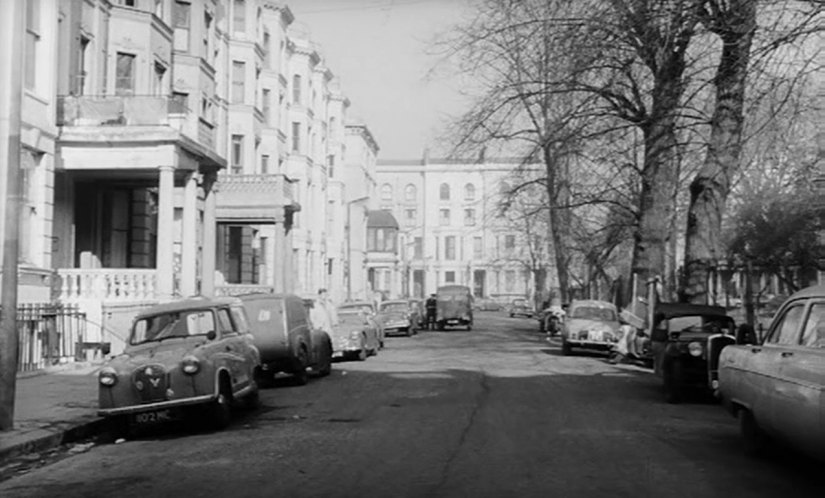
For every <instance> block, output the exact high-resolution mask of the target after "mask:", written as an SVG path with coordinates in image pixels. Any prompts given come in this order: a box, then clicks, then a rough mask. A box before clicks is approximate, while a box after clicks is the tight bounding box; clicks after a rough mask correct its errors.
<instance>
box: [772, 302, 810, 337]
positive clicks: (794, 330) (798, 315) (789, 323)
mask: <svg viewBox="0 0 825 498" xmlns="http://www.w3.org/2000/svg"><path fill="white" fill-rule="evenodd" d="M804 308H805V307H804V306H803V305H802V304H798V305H796V306H793V307H792V308H789V309H788V310H787V311H785V314H784V315H782V318H780V322H779V323H778V324H777V325H776V328H775V329H774V330H773V332H772V333H771V336H770V337H769V338H768V342H769V343H771V344H784V345H788V344H797V343H798V341H797V338H798V337H799V336H798V332H799V325H800V323H801V321H802V311H803V310H804Z"/></svg>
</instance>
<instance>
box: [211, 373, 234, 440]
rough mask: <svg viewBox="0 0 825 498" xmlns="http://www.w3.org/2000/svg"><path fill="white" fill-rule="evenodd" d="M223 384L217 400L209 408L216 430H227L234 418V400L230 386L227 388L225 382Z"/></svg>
mask: <svg viewBox="0 0 825 498" xmlns="http://www.w3.org/2000/svg"><path fill="white" fill-rule="evenodd" d="M221 384H222V385H221V388H220V391H219V392H218V396H217V398H215V400H214V401H212V403H211V404H210V407H209V412H210V413H209V415H210V416H209V420H210V422H211V425H212V428H213V429H215V430H221V429H225V428H226V427H227V426H229V422H230V421H231V418H232V399H231V395H230V394H229V386H226V385H225V383H223V382H222V383H221Z"/></svg>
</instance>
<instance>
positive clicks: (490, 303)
mask: <svg viewBox="0 0 825 498" xmlns="http://www.w3.org/2000/svg"><path fill="white" fill-rule="evenodd" d="M501 308H502V306H501V304H500V303H499V302H498V301H496V300H495V299H492V298H489V297H479V298H476V299H473V311H501Z"/></svg>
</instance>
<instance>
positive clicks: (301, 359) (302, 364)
mask: <svg viewBox="0 0 825 498" xmlns="http://www.w3.org/2000/svg"><path fill="white" fill-rule="evenodd" d="M295 360H296V361H295V363H296V364H297V365H296V367H295V371H294V372H292V381H293V383H294V384H295V385H296V386H305V385H306V384H307V383H308V382H309V373H308V372H307V367H308V366H309V355H308V354H307V350H306V347H304V346H303V345H301V347H300V348H298V357H297V358H295Z"/></svg>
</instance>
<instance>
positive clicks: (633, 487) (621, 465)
mask: <svg viewBox="0 0 825 498" xmlns="http://www.w3.org/2000/svg"><path fill="white" fill-rule="evenodd" d="M536 330H537V327H536V324H535V321H533V320H529V319H524V318H514V319H511V318H508V317H506V316H504V315H502V314H498V313H489V312H488V313H479V314H477V316H476V327H475V328H474V329H473V330H472V331H464V330H454V331H446V332H422V333H421V334H419V335H417V336H414V337H410V338H406V337H398V338H394V337H393V338H388V339H387V347H386V348H385V349H384V350H382V351H381V352H380V353H379V354H378V356H376V357H372V358H369V359H368V360H366V361H365V362H357V361H355V362H340V363H336V364H335V365H334V370H333V374H332V375H331V376H330V377H327V378H324V379H318V380H314V381H312V382H311V383H310V384H309V385H307V386H304V387H297V386H295V387H293V386H290V385H288V383H286V382H284V383H282V385H279V386H276V387H275V388H272V389H267V390H265V391H263V394H262V401H263V407H262V408H261V409H260V410H258V411H256V412H252V413H246V414H244V413H240V414H238V416H237V417H236V418H235V420H234V421H233V424H232V425H231V426H230V428H229V429H228V430H225V431H221V432H213V433H205V432H200V433H198V432H192V431H187V430H182V429H181V428H167V429H166V430H165V431H159V432H154V433H150V434H147V435H144V436H143V437H141V438H139V439H136V440H130V441H126V442H123V443H121V444H111V443H109V444H96V445H94V446H91V447H90V448H89V449H88V450H87V451H84V452H82V453H78V454H73V455H65V456H63V457H62V458H59V459H55V461H53V462H51V463H50V464H48V465H45V466H42V467H38V468H32V469H29V471H28V472H26V473H23V474H22V475H18V476H15V477H13V478H11V479H8V480H6V481H3V482H2V483H0V496H3V497H4V498H11V497H15V496H52V497H53V496H60V497H74V496H76V497H94V496H106V497H109V496H111V497H157V496H176V497H191V496H208V497H223V496H229V497H233V498H240V497H246V496H288V497H373V496H375V497H510V496H514V497H515V496H517V497H532V496H536V497H539V496H541V497H548V496H558V497H566V496H574V497H575V496H584V497H590V496H599V497H601V496H604V497H623V496H627V497H657V498H658V497H725V498H732V497H739V496H741V497H778V496H787V497H807V496H811V497H813V496H817V497H822V496H825V491H823V489H825V486H823V483H824V481H823V478H822V477H821V471H820V470H819V469H821V464H817V463H816V462H812V461H810V460H808V459H806V458H804V457H801V456H799V455H797V454H795V453H794V452H791V451H788V450H782V449H776V450H775V452H774V454H773V455H771V456H769V457H768V458H764V459H752V458H749V457H746V456H744V455H743V454H742V452H741V449H740V448H741V446H740V440H739V435H738V431H737V426H736V422H735V420H734V419H733V418H732V417H731V416H729V415H728V414H727V413H726V412H725V411H724V410H723V409H722V408H721V406H719V405H717V404H714V403H712V402H710V401H709V400H707V399H704V398H702V397H699V398H697V399H694V400H690V401H689V402H687V403H683V404H680V405H668V404H665V403H664V402H663V401H662V396H661V392H660V389H659V387H658V383H657V379H655V378H654V377H653V375H652V374H651V373H649V372H648V371H645V370H643V369H640V368H636V367H632V366H614V365H609V364H608V363H606V362H605V361H604V359H603V358H602V357H600V356H598V355H581V356H574V357H563V356H561V353H560V350H559V345H558V344H554V343H547V342H546V341H545V340H544V338H543V337H542V336H540V335H539V334H538V333H537V331H536Z"/></svg>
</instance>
